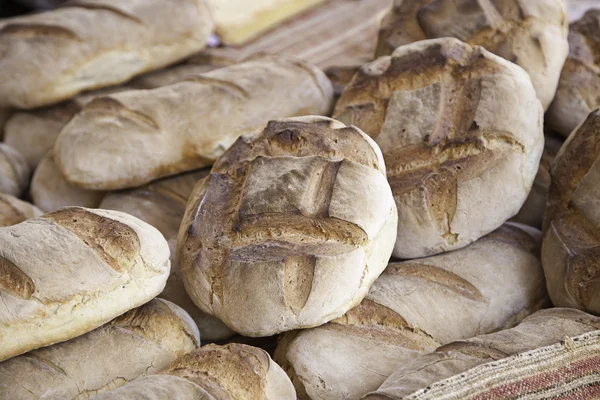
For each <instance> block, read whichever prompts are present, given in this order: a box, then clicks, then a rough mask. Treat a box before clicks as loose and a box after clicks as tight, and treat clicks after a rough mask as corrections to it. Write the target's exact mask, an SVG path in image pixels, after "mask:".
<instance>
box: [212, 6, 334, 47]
mask: <svg viewBox="0 0 600 400" xmlns="http://www.w3.org/2000/svg"><path fill="white" fill-rule="evenodd" d="M209 1H210V4H211V5H212V8H213V12H214V16H215V21H216V24H217V26H216V32H217V34H218V35H219V37H220V39H221V42H222V43H224V44H227V45H239V44H243V43H245V42H247V41H249V40H251V39H253V38H255V37H256V36H258V35H259V34H261V33H262V32H264V31H266V30H268V29H269V28H271V27H273V26H275V25H277V24H279V23H281V22H283V21H284V20H285V19H287V18H290V17H293V16H294V15H295V14H299V13H301V12H302V11H304V10H306V9H308V8H310V7H312V6H315V5H317V4H319V3H323V2H324V1H325V0H253V1H247V0H209Z"/></svg>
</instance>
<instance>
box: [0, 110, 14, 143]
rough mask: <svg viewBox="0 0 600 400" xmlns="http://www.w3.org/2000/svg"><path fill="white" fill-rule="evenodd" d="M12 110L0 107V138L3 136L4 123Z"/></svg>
mask: <svg viewBox="0 0 600 400" xmlns="http://www.w3.org/2000/svg"><path fill="white" fill-rule="evenodd" d="M12 113H13V111H12V110H11V109H10V108H2V107H0V140H1V139H2V138H3V136H4V126H5V125H6V121H8V120H9V118H10V117H11V116H12Z"/></svg>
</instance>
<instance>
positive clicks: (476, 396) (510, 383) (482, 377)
mask: <svg viewBox="0 0 600 400" xmlns="http://www.w3.org/2000/svg"><path fill="white" fill-rule="evenodd" d="M434 399H435V400H500V399H502V400H509V399H515V400H516V399H519V400H542V399H543V400H550V399H554V400H575V399H577V400H584V399H585V400H588V399H600V331H594V332H590V333H586V334H584V335H581V336H578V337H575V338H568V337H567V338H565V340H564V341H562V342H561V343H558V344H555V345H552V346H548V347H542V348H539V349H536V350H533V351H529V352H526V353H520V354H516V355H514V356H512V357H508V358H505V359H502V360H500V361H494V362H490V363H487V364H483V365H480V366H477V367H475V368H473V369H471V370H469V371H467V372H465V373H463V374H461V375H457V376H453V377H451V378H448V379H446V380H443V381H439V382H437V383H435V384H433V385H431V386H429V387H428V388H426V389H422V390H419V391H417V392H415V393H413V394H411V395H409V396H406V397H404V399H403V400H434Z"/></svg>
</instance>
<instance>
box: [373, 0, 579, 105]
mask: <svg viewBox="0 0 600 400" xmlns="http://www.w3.org/2000/svg"><path fill="white" fill-rule="evenodd" d="M567 33H568V20H567V14H566V7H565V2H564V1H563V0H483V1H481V0H395V1H394V7H393V9H392V10H391V11H390V12H389V13H388V15H387V16H386V17H385V18H384V21H383V24H382V29H381V31H380V32H379V42H378V45H377V56H383V55H388V54H391V53H392V52H393V51H394V50H395V49H396V48H397V47H398V46H402V45H405V44H408V43H412V42H415V41H419V40H425V39H434V38H442V37H455V38H457V39H460V40H462V41H464V42H466V43H468V44H470V45H478V46H482V47H485V48H486V49H487V50H488V51H490V52H492V53H494V54H496V55H498V56H500V57H502V58H504V59H506V60H508V61H511V62H514V63H516V64H517V65H519V66H521V67H522V68H523V69H524V70H525V71H526V72H527V73H528V74H529V76H530V77H531V80H532V82H533V86H534V88H535V89H536V92H537V96H538V98H539V99H540V101H541V102H542V105H543V106H544V109H547V108H548V106H549V105H550V103H551V102H552V99H553V98H554V94H555V92H556V88H557V85H558V81H559V77H560V73H561V69H562V67H563V64H564V62H565V59H566V58H567V54H568V51H569V44H568V42H567Z"/></svg>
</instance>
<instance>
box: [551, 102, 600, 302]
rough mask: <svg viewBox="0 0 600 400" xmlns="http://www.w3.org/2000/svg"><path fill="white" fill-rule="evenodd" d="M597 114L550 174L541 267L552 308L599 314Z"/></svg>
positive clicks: (571, 139) (599, 133)
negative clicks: (542, 267) (570, 308)
mask: <svg viewBox="0 0 600 400" xmlns="http://www.w3.org/2000/svg"><path fill="white" fill-rule="evenodd" d="M599 127H600V109H599V110H595V111H593V112H592V113H591V114H590V115H589V116H588V117H587V119H586V120H585V121H584V122H583V123H582V124H581V125H580V126H579V127H578V128H577V129H576V130H575V131H574V132H573V133H572V134H571V136H569V139H568V140H567V141H566V142H565V144H564V145H563V147H562V148H561V150H560V152H559V153H558V155H557V157H556V160H555V161H554V164H553V165H552V168H551V170H550V175H551V184H550V191H549V192H548V205H547V208H546V214H545V216H544V245H543V250H542V262H543V264H544V271H545V273H546V280H547V282H548V292H549V293H550V298H551V299H552V302H553V303H554V305H555V306H557V307H572V308H578V309H582V310H587V311H589V312H592V313H600V256H599V254H600V253H599V250H600V247H599V244H600V213H599V211H600V209H599V207H598V201H599V199H600V192H599V188H600V179H599V176H600V175H599V174H600V161H599V159H600V129H599Z"/></svg>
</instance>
